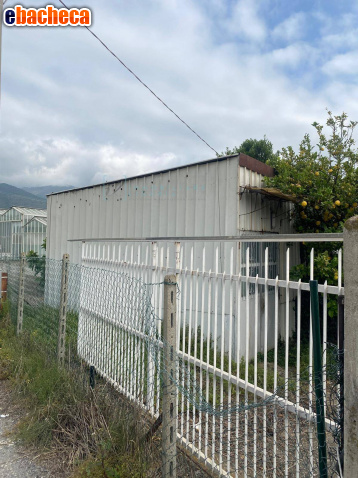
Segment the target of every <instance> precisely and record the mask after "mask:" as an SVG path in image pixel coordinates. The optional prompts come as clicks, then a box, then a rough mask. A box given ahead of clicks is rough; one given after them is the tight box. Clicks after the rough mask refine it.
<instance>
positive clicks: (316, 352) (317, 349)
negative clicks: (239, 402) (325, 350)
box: [310, 280, 328, 478]
mask: <svg viewBox="0 0 358 478" xmlns="http://www.w3.org/2000/svg"><path fill="white" fill-rule="evenodd" d="M310 291H311V310H312V333H313V362H314V371H315V374H314V377H315V390H316V414H317V440H318V447H319V448H318V457H319V476H320V478H327V477H328V474H327V446H326V423H325V416H324V396H323V372H322V348H321V331H320V323H319V305H318V282H317V281H316V280H311V281H310Z"/></svg>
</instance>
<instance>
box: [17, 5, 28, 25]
mask: <svg viewBox="0 0 358 478" xmlns="http://www.w3.org/2000/svg"><path fill="white" fill-rule="evenodd" d="M15 11H16V24H17V25H26V10H25V9H24V8H22V7H21V6H19V5H18V6H16V7H15Z"/></svg>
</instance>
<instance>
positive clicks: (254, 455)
mask: <svg viewBox="0 0 358 478" xmlns="http://www.w3.org/2000/svg"><path fill="white" fill-rule="evenodd" d="M258 323H259V283H258V274H257V275H256V282H255V310H254V354H255V355H254V402H256V399H257V393H256V392H257V374H258V370H257V354H258V333H259V331H258ZM253 473H254V476H256V474H257V409H256V408H255V409H254V442H253Z"/></svg>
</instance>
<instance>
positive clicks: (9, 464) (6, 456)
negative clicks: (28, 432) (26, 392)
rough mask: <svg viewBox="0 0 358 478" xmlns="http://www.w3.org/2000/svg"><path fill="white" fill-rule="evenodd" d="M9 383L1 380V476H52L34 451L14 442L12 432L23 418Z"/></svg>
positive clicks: (43, 477)
mask: <svg viewBox="0 0 358 478" xmlns="http://www.w3.org/2000/svg"><path fill="white" fill-rule="evenodd" d="M9 395H10V394H9V384H8V382H7V381H5V380H0V478H50V477H52V476H54V475H52V474H51V473H50V472H48V471H46V470H45V469H44V468H43V467H42V466H41V465H40V464H38V463H37V462H36V460H35V459H34V458H35V457H34V454H33V452H30V451H29V450H26V449H24V448H23V447H21V446H19V445H18V444H16V443H14V441H13V438H12V436H11V434H10V432H11V431H12V429H13V428H14V426H15V425H16V423H17V422H18V421H19V419H20V418H21V410H19V409H17V408H16V407H14V406H13V404H12V403H11V400H10V396H9Z"/></svg>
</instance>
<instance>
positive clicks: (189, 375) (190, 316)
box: [184, 246, 194, 443]
mask: <svg viewBox="0 0 358 478" xmlns="http://www.w3.org/2000/svg"><path fill="white" fill-rule="evenodd" d="M193 268H194V248H193V246H192V247H191V248H190V276H189V325H188V348H187V353H188V356H189V357H190V356H191V355H192V354H191V339H192V333H193V323H192V321H193V288H194V283H193V282H194V281H193V276H192V271H193ZM184 350H185V349H184ZM190 378H191V370H190V362H189V361H188V364H187V389H188V390H190V386H191V384H190ZM186 406H187V409H186V435H185V436H186V439H187V441H188V443H190V439H189V428H190V401H189V397H188V398H187V404H186ZM193 419H194V417H193Z"/></svg>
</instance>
